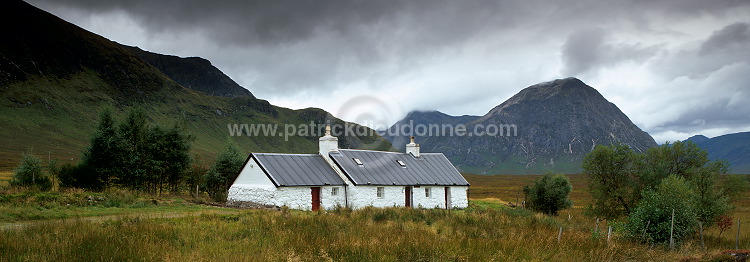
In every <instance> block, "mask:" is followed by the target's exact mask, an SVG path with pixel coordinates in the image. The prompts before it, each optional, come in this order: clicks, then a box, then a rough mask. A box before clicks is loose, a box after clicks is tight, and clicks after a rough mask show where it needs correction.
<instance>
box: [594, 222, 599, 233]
mask: <svg viewBox="0 0 750 262" xmlns="http://www.w3.org/2000/svg"><path fill="white" fill-rule="evenodd" d="M594 234H596V235H597V237H598V235H599V218H598V217H597V218H596V225H595V226H594Z"/></svg>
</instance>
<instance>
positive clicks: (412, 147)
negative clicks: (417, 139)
mask: <svg viewBox="0 0 750 262" xmlns="http://www.w3.org/2000/svg"><path fill="white" fill-rule="evenodd" d="M410 138H411V143H408V144H406V153H407V154H409V153H411V154H412V155H414V157H419V144H417V143H414V136H411V137H410Z"/></svg>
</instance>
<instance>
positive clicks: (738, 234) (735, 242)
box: [734, 219, 740, 249]
mask: <svg viewBox="0 0 750 262" xmlns="http://www.w3.org/2000/svg"><path fill="white" fill-rule="evenodd" d="M734 249H740V219H737V237H735V238H734Z"/></svg>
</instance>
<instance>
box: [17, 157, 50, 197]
mask: <svg viewBox="0 0 750 262" xmlns="http://www.w3.org/2000/svg"><path fill="white" fill-rule="evenodd" d="M10 185H11V186H26V187H36V188H37V189H39V190H42V191H49V190H50V189H52V180H50V178H49V176H48V175H47V174H46V173H45V172H44V171H43V169H42V161H41V160H39V158H37V157H36V156H34V154H33V153H32V152H31V151H29V152H28V153H24V154H23V156H22V158H21V163H20V164H19V165H18V167H17V168H16V170H15V174H14V175H13V178H12V179H11V180H10Z"/></svg>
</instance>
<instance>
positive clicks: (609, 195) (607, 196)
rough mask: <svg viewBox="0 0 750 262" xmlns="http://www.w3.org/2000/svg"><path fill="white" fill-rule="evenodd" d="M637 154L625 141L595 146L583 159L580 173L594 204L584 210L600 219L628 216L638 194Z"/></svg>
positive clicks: (638, 196) (636, 200)
mask: <svg viewBox="0 0 750 262" xmlns="http://www.w3.org/2000/svg"><path fill="white" fill-rule="evenodd" d="M637 158H638V156H637V155H636V154H635V153H634V152H633V150H631V149H630V147H628V146H627V145H624V144H614V145H611V146H602V145H597V146H596V147H595V148H594V150H592V151H591V153H589V154H587V155H586V157H584V159H583V164H582V167H583V174H584V175H586V178H587V180H588V184H589V193H590V194H591V197H592V200H593V203H592V204H590V205H589V206H588V208H587V212H588V213H589V214H591V215H593V216H598V217H603V218H617V217H621V216H624V215H627V214H629V213H630V212H631V210H632V209H633V208H635V205H636V203H637V202H638V200H639V199H640V197H641V186H639V184H640V181H639V179H638V177H637V175H636V172H635V171H636V170H635V163H636V162H637Z"/></svg>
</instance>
